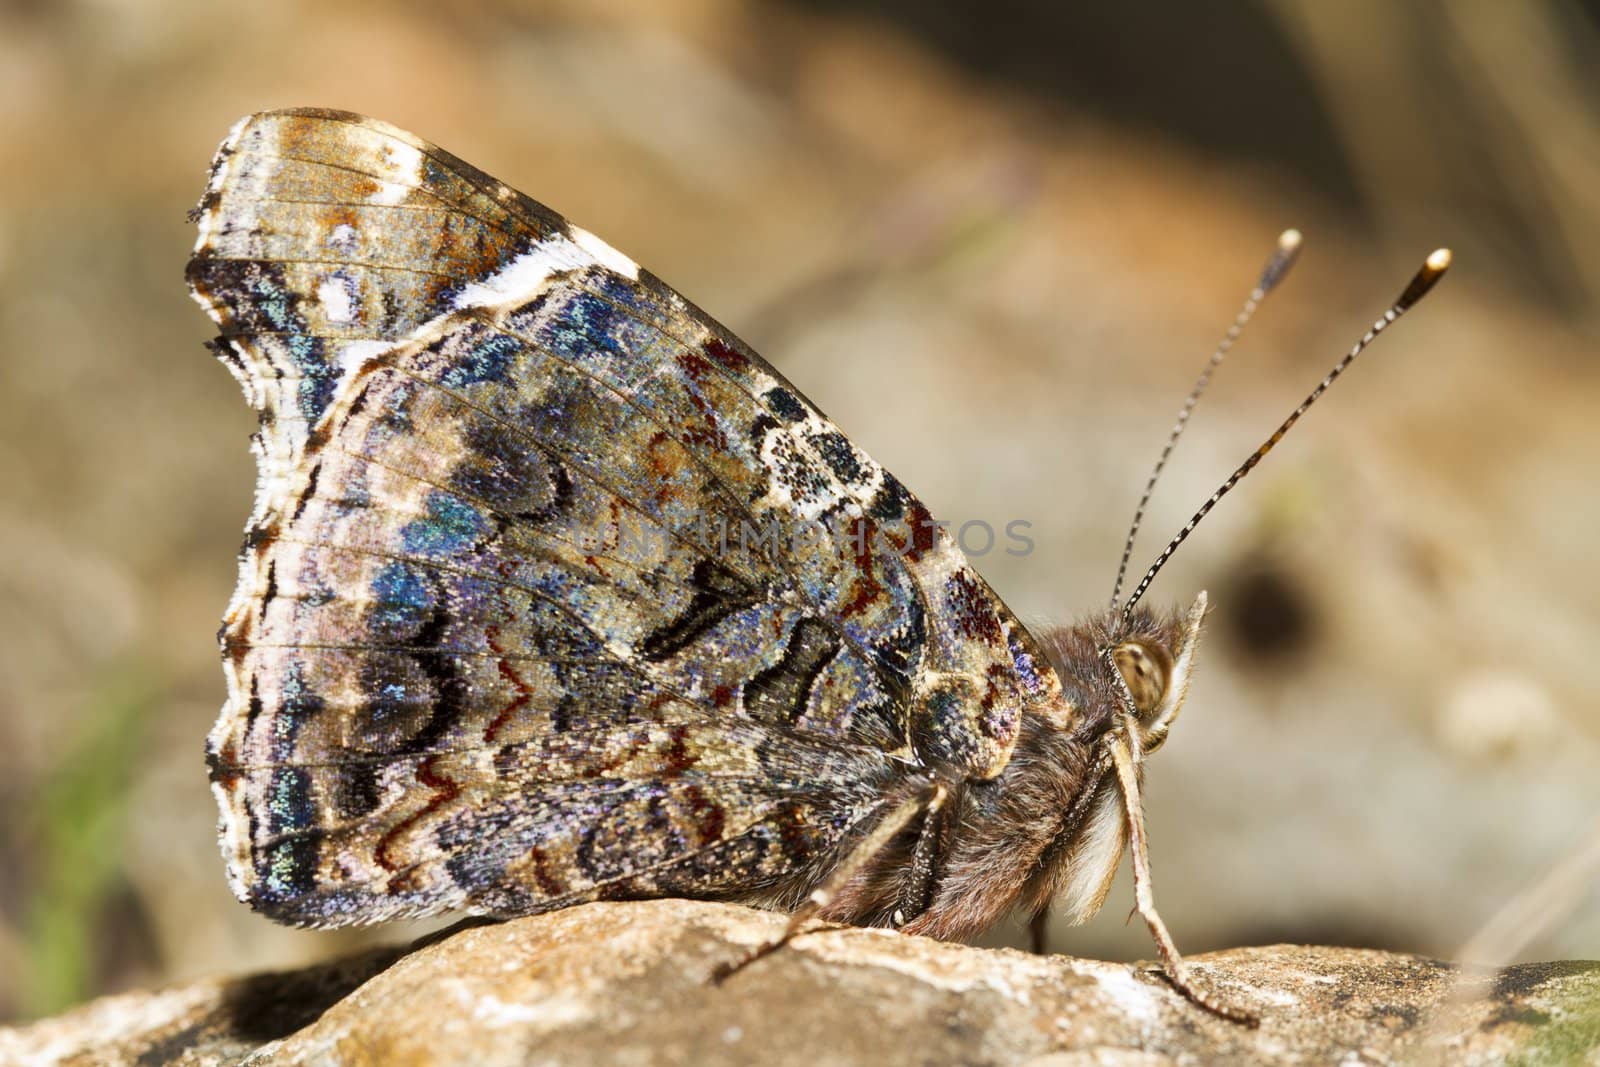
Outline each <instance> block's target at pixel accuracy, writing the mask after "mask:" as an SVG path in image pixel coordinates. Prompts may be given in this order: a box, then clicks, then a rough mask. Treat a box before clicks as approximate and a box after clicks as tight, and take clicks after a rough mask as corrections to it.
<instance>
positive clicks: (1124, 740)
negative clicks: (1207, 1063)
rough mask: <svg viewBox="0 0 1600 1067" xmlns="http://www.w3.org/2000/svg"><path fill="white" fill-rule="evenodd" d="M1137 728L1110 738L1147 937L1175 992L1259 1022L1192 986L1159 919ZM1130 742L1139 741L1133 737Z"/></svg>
mask: <svg viewBox="0 0 1600 1067" xmlns="http://www.w3.org/2000/svg"><path fill="white" fill-rule="evenodd" d="M1136 729H1137V728H1136V727H1134V726H1133V724H1131V723H1130V724H1128V727H1127V729H1126V731H1125V732H1124V733H1123V734H1122V735H1120V736H1117V737H1115V738H1114V739H1113V740H1112V742H1111V761H1112V763H1113V764H1114V765H1115V766H1116V769H1117V783H1118V784H1119V785H1120V786H1121V787H1122V799H1123V806H1124V808H1125V809H1126V811H1127V816H1128V851H1129V852H1130V853H1131V854H1132V856H1133V898H1134V901H1135V910H1137V911H1138V913H1139V917H1140V918H1142V919H1143V920H1144V924H1145V925H1146V926H1147V927H1149V928H1150V937H1151V939H1152V940H1153V941H1155V943H1156V951H1157V952H1159V953H1160V955H1161V963H1162V965H1163V966H1164V967H1165V968H1166V971H1167V978H1168V979H1169V980H1170V981H1171V982H1172V984H1173V986H1174V987H1175V988H1176V989H1177V990H1178V992H1180V993H1182V994H1183V995H1184V996H1185V997H1187V998H1188V999H1189V1000H1191V1001H1192V1002H1194V1003H1195V1004H1197V1005H1199V1006H1200V1007H1202V1008H1204V1009H1206V1010H1207V1011H1209V1012H1211V1013H1213V1014H1215V1015H1220V1016H1222V1017H1223V1018H1224V1019H1232V1020H1233V1021H1234V1022H1236V1023H1243V1024H1244V1025H1246V1026H1258V1025H1260V1022H1261V1020H1260V1019H1259V1018H1257V1017H1256V1016H1255V1015H1253V1014H1251V1013H1250V1012H1246V1011H1241V1010H1240V1009H1238V1008H1232V1007H1229V1006H1227V1005H1226V1004H1223V1003H1222V1002H1220V1001H1218V1000H1216V999H1215V998H1213V997H1212V996H1211V995H1210V994H1208V993H1206V992H1204V991H1202V990H1200V989H1198V988H1197V987H1196V986H1195V984H1194V982H1193V980H1192V979H1191V977H1190V973H1189V968H1188V967H1187V966H1186V965H1185V964H1184V962H1183V955H1182V953H1180V952H1179V951H1178V946H1177V944H1176V942H1174V941H1173V940H1172V934H1171V933H1170V932H1168V930H1167V924H1166V923H1164V922H1162V921H1161V914H1160V913H1159V912H1157V911H1156V900H1155V894H1154V893H1153V892H1152V891H1151V888H1150V853H1149V849H1148V848H1147V847H1146V843H1145V833H1144V806H1143V803H1142V802H1141V800H1140V796H1139V774H1138V771H1137V769H1136V767H1135V763H1134V754H1133V750H1132V749H1131V748H1130V747H1129V741H1128V738H1129V737H1134V738H1137V737H1138V734H1137V733H1136V732H1135V731H1136ZM1132 743H1133V744H1137V743H1138V742H1137V740H1135V741H1134V742H1132Z"/></svg>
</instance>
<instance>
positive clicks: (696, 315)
mask: <svg viewBox="0 0 1600 1067" xmlns="http://www.w3.org/2000/svg"><path fill="white" fill-rule="evenodd" d="M193 218H194V220H195V221H196V222H197V223H198V228H199V235H198V239H197V242H196V245H195V251H194V255H193V258H192V260H191V261H190V263H189V267H188V282H189V286H190V288H191V290H192V292H193V295H194V296H195V298H196V299H197V300H198V301H199V303H200V304H201V306H202V307H203V308H204V309H205V310H206V312H207V313H208V314H209V315H210V316H211V317H212V319H214V320H215V322H216V323H217V325H218V326H219V327H220V331H221V336H220V337H219V338H218V339H217V340H216V341H215V342H214V343H213V345H212V347H213V350H214V351H215V353H216V355H217V356H218V357H219V358H220V359H221V360H222V361H223V362H224V363H225V364H226V365H227V366H228V368H229V369H230V370H231V371H232V372H233V374H234V375H235V376H236V377H237V378H238V380H239V383H240V385H241V386H242V387H243V390H244V393H245V396H246V398H247V400H248V401H249V403H250V405H251V406H252V407H253V408H254V409H255V410H256V411H257V412H258V414H259V417H260V429H259V431H258V432H257V434H256V435H255V437H254V443H253V448H254V451H255V454H256V457H257V461H258V465H259V483H258V487H257V493H256V500H255V507H254V512H253V514H252V515H251V518H250V521H249V525H248V527H247V533H246V537H245V541H244V546H243V549H242V551H241V556H240V570H239V584H238V588H237V591H236V592H235V594H234V597H233V600H232V602H231V603H230V605H229V607H228V610H227V614H226V616H225V618H224V622H223V627H222V630H221V632H220V635H219V639H220V644H221V647H222V654H223V662H224V665H225V672H226V675H227V683H228V699H227V703H226V704H225V706H224V707H223V709H222V712H221V715H220V717H219V719H218V721H217V723H216V726H215V728H214V729H213V730H212V732H211V734H210V737H209V739H208V743H207V761H208V765H209V770H210V781H211V786H212V789H213V792H214V794H215V796H216V799H217V803H218V806H219V808H220V812H221V822H220V829H219V836H220V841H221V848H222V852H223V855H224V857H225V859H226V862H227V872H228V880H229V884H230V886H231V888H232V890H233V891H234V893H235V894H236V895H237V896H238V897H239V898H240V899H241V900H243V901H246V902H248V903H249V904H250V905H251V906H252V907H253V908H255V909H256V910H258V911H260V912H261V913H263V914H265V915H267V916H269V917H270V918H272V919H275V920H278V921H281V922H285V923H291V924H295V925H301V926H314V927H329V926H342V925H347V924H358V923H375V922H380V921H384V920H389V919H395V918H400V917H415V916H424V915H431V914H434V913H438V912H443V911H460V912H466V913H470V914H478V915H486V916H495V917H509V916H518V915H526V914H530V913H536V912H542V911H549V910H552V909H556V908H562V907H566V906H568V905H572V904H576V903H579V902H583V901H592V900H615V899H638V898H650V897H666V896H676V897H691V898H702V899H716V900H728V901H742V902H748V903H753V904H759V905H764V906H768V907H774V908H779V909H783V910H786V911H789V912H791V913H794V914H795V915H796V916H797V918H796V920H795V922H794V923H792V924H791V931H792V930H793V929H796V928H797V924H798V922H799V921H800V919H803V918H810V917H812V916H820V917H821V918H823V919H831V920H839V921H843V922H848V923H855V924H867V925H884V926H894V927H898V928H899V929H901V930H903V931H906V932H908V933H916V934H926V935H930V936H933V937H938V938H965V937H969V936H971V935H974V934H976V933H977V932H979V931H982V930H984V929H986V928H987V927H989V926H991V925H992V924H994V923H995V922H996V921H997V920H999V919H1000V918H1001V917H1003V916H1005V915H1007V914H1008V913H1010V912H1012V911H1013V909H1016V908H1022V909H1024V910H1027V911H1029V912H1031V913H1033V914H1035V915H1041V914H1043V912H1044V910H1045V909H1046V908H1047V907H1049V906H1050V905H1051V904H1052V903H1053V904H1054V905H1055V906H1056V907H1058V908H1060V909H1061V910H1062V911H1064V912H1065V914H1066V916H1067V917H1068V918H1069V919H1071V920H1072V921H1077V922H1081V921H1083V920H1085V919H1087V918H1089V917H1090V916H1092V915H1093V914H1095V912H1096V911H1097V910H1098V909H1099V908H1100V906H1101V904H1102V902H1103V901H1104V900H1105V897H1106V894H1107V891H1108V889H1109V886H1110V883H1111V878H1112V875H1113V873H1114V872H1115V870H1116V869H1117V866H1118V864H1119V863H1120V859H1121V856H1122V854H1123V852H1124V851H1125V850H1127V851H1131V853H1132V856H1133V861H1134V869H1135V875H1136V893H1137V898H1138V909H1139V911H1140V912H1141V914H1142V915H1143V916H1144V917H1145V919H1146V921H1147V923H1148V924H1149V925H1150V927H1151V930H1152V933H1153V934H1154V935H1155V937H1156V941H1157V945H1158V947H1159V948H1160V950H1161V954H1162V957H1163V960H1164V961H1165V963H1166V965H1167V970H1168V973H1169V975H1170V976H1171V978H1172V980H1173V981H1174V982H1175V984H1177V986H1178V987H1179V988H1180V989H1181V990H1183V991H1184V992H1185V993H1186V994H1188V995H1189V996H1191V997H1192V998H1194V999H1196V1000H1197V1001H1199V1002H1200V1003H1202V1004H1205V1005H1207V1006H1209V1007H1212V1008H1213V1010H1218V1011H1221V1012H1223V1013H1224V1014H1228V1015H1230V1016H1232V1017H1235V1018H1246V1017H1247V1014H1246V1013H1243V1012H1241V1011H1239V1010H1238V1009H1235V1008H1230V1007H1228V1006H1226V1005H1222V1004H1220V1002H1218V1001H1217V999H1216V998H1215V997H1214V996H1213V995H1211V994H1209V993H1207V992H1206V991H1204V990H1201V989H1199V988H1197V987H1196V984H1195V983H1194V981H1193V979H1192V977H1191V976H1190V975H1189V973H1188V972H1187V971H1186V970H1185V968H1184V966H1183V961H1182V958H1181V957H1180V956H1179V954H1178V952H1177V949H1176V947H1175V946H1174V945H1173V944H1172V940H1171V938H1170V936H1169V935H1168V934H1167V932H1166V929H1165V926H1164V925H1163V924H1162V923H1161V921H1160V917H1159V914H1158V913H1157V912H1156V910H1155V907H1154V903H1153V900H1152V898H1151V895H1150V881H1149V872H1148V860H1147V858H1146V854H1145V853H1146V850H1145V842H1144V828H1143V827H1144V824H1143V815H1142V808H1141V805H1140V801H1139V788H1140V782H1141V778H1142V774H1143V769H1144V761H1145V759H1146V757H1148V756H1149V755H1150V754H1151V753H1152V752H1153V751H1155V750H1156V749H1157V748H1158V747H1160V745H1161V744H1162V743H1163V741H1164V740H1165V738H1166V736H1167V733H1168V731H1169V730H1170V728H1171V726H1172V724H1173V721H1174V720H1175V719H1176V717H1177V715H1178V713H1179V710H1180V709H1181V707H1182V705H1183V701H1184V696H1185V694H1186V692H1187V690H1188V686H1189V680H1190V677H1191V674H1192V671H1193V666H1194V661H1195V652H1196V646H1197V641H1198V638H1199V633H1200V629H1201V624H1202V620H1203V617H1204V615H1205V611H1206V600H1205V597H1204V594H1202V595H1201V596H1200V597H1199V598H1198V599H1197V600H1196V601H1195V602H1194V605H1193V606H1192V607H1191V608H1190V609H1189V610H1187V611H1186V612H1181V613H1179V612H1168V613H1160V612H1153V611H1151V610H1149V609H1147V608H1144V607H1142V606H1139V605H1138V601H1139V598H1140V597H1142V594H1143V592H1144V589H1145V588H1147V587H1148V584H1149V578H1150V577H1151V576H1153V570H1152V572H1151V573H1149V574H1147V575H1146V578H1145V581H1144V582H1142V583H1141V584H1140V586H1139V588H1138V590H1137V592H1136V593H1135V594H1134V595H1133V596H1132V597H1130V598H1129V600H1128V601H1127V602H1126V603H1125V604H1120V605H1119V604H1116V603H1115V598H1113V600H1114V603H1113V606H1112V607H1111V608H1109V609H1107V610H1105V611H1102V612H1099V613H1097V614H1095V615H1093V616H1091V617H1090V618H1089V619H1088V620H1087V621H1086V622H1084V623H1083V624H1081V625H1078V626H1075V627H1071V628H1067V629H1063V630H1059V631H1053V632H1049V633H1044V634H1039V635H1036V634H1033V633H1031V632H1030V631H1029V630H1028V629H1027V628H1026V627H1024V626H1023V625H1022V624H1021V623H1020V622H1019V621H1018V620H1017V618H1016V616H1015V615H1014V614H1013V613H1012V612H1011V611H1010V610H1009V609H1008V608H1007V607H1006V605H1005V604H1004V603H1003V602H1002V601H1001V599H1000V597H999V596H997V595H996V594H995V592H994V591H993V590H992V589H991V588H990V587H989V585H988V584H987V583H986V582H985V581H984V579H983V578H982V577H981V576H979V574H978V573H977V572H976V571H975V570H974V569H973V568H972V567H971V566H970V565H969V563H968V562H967V561H966V560H965V559H964V558H963V556H962V554H961V552H960V551H959V550H958V548H957V547H956V545H955V544H954V543H953V542H952V539H951V538H950V536H949V535H948V533H947V532H946V531H945V529H944V528H943V527H942V526H941V525H939V524H938V523H937V522H935V521H934V519H933V516H932V515H931V514H930V513H929V511H928V509H927V508H926V507H924V506H923V504H922V503H921V502H920V501H919V500H918V499H917V498H916V496H915V495H914V494H912V493H911V492H910V490H908V489H907V488H906V487H905V486H904V485H903V484H902V483H901V482H900V481H899V480H898V479H896V478H895V477H894V476H893V475H892V474H890V473H889V472H888V471H886V470H884V469H883V468H882V467H880V466H879V465H878V464H876V463H874V462H873V461H872V460H871V459H870V458H869V457H868V456H867V455H866V454H864V453H863V452H862V451H861V450H860V449H859V448H858V447H857V446H856V445H855V444H854V443H853V442H851V440H850V439H849V438H848V437H846V436H845V435H844V434H843V433H842V432H840V430H839V429H838V428H837V427H836V426H835V425H834V424H833V423H832V422H831V421H829V419H828V418H827V417H826V416H825V415H823V414H822V413H821V412H820V411H819V410H817V408H816V407H815V406H814V405H813V404H812V403H811V402H810V401H809V400H807V399H806V397H805V396H804V395H803V394H802V393H801V392H800V391H799V390H798V389H796V388H795V387H794V386H793V385H792V384H790V383H789V382H788V381H787V380H786V379H785V378H784V377H783V376H782V375H781V374H779V373H778V371H777V370H775V369H774V368H773V367H772V366H771V365H770V364H768V363H767V362H766V361H764V360H763V359H762V358H761V357H760V356H758V355H757V354H756V353H755V352H753V351H752V350H751V349H750V348H749V347H748V346H746V345H745V344H744V343H743V342H741V341H740V340H739V339H738V338H736V337H735V336H734V335H733V334H732V333H731V332H729V331H728V330H727V329H726V328H725V327H723V326H721V325H720V324H718V323H717V322H716V321H714V320H713V319H712V318H710V317H709V316H708V315H706V314H705V313H704V312H703V311H701V310H700V309H699V308H697V307H695V306H694V305H693V304H691V303H690V302H688V301H687V300H685V299H684V298H683V297H682V296H680V295H679V294H678V293H676V292H675V291H673V290H672V289H671V288H669V287H668V286H667V285H665V284H664V283H662V282H661V281H660V280H659V279H658V278H656V277H655V276H654V275H652V274H650V273H649V272H647V271H645V270H642V269H640V268H639V267H638V265H636V264H635V263H634V262H633V261H632V260H630V259H629V258H627V257H626V256H624V255H623V254H621V253H620V252H617V251H616V250H614V249H612V248H611V247H610V246H609V245H607V244H605V243H604V242H603V241H601V240H600V239H598V238H597V237H595V236H593V235H592V234H590V233H588V232H586V231H584V230H582V229H579V228H578V227H576V226H574V225H572V224H570V223H568V222H567V221H566V220H565V219H563V218H562V217H560V216H559V215H557V214H555V213H554V212H552V211H551V210H549V209H548V208H546V207H544V206H542V205H541V204H539V203H537V202H535V201H533V200H531V199H529V198H528V197H526V196H524V195H522V194H521V193H518V192H516V191H514V190H513V189H511V188H510V187H509V186H507V185H505V184H503V183H501V182H499V181H497V180H495V179H494V178H491V177H489V176H488V175H487V174H485V173H483V172H482V171H479V170H477V169H475V168H473V167H471V166H469V165H468V164H466V163H464V162H463V161H461V160H460V159H457V158H456V157H454V156H452V155H450V154H449V153H447V152H444V151H442V150H440V149H438V148H436V147H434V146H433V145H431V144H429V143H427V142H425V141H422V140H420V139H418V138H416V137H414V136H412V135H410V134H408V133H405V132H403V131H401V130H399V129H396V128H394V127H392V126H389V125H386V124H384V123H382V122H378V121H374V120H372V119H368V118H364V117H361V116H358V115H353V114H348V113H343V112H337V111H328V110H318V109H296V110H287V111H274V112H265V113H261V114H257V115H252V116H249V117H247V118H245V119H244V120H242V121H241V122H240V123H239V124H238V125H237V126H235V127H234V129H233V130H232V131H231V132H230V133H229V135H228V137H227V139H226V140H225V141H224V142H223V144H222V146H221V148H220V149H219V150H218V152H217V155H216V158H215V161H214V162H213V164H212V168H211V175H210V180H209V182H208V185H207V188H206V191H205V194H204V197H203V199H202V200H201V202H200V204H199V206H198V207H197V208H196V209H195V211H194V213H193ZM1280 253H1281V254H1280V255H1279V256H1278V258H1277V259H1276V260H1275V261H1274V262H1276V263H1278V268H1277V269H1278V273H1279V274H1281V272H1282V269H1284V268H1285V267H1286V257H1288V258H1292V249H1290V250H1287V251H1284V250H1280ZM1440 270H1441V271H1442V267H1441V268H1440ZM1419 277H1420V276H1419ZM1430 284H1431V282H1430ZM1269 287H1270V286H1269ZM1418 295H1420V294H1418ZM1402 310H1403V309H1402ZM1378 328H1379V329H1381V324H1380V326H1379V327H1378ZM1373 332H1376V331H1373ZM1369 339H1370V338H1369ZM1358 350H1359V349H1358ZM1325 384H1326V383H1325ZM1296 417H1298V416H1296ZM1291 421H1292V420H1291ZM1270 444H1271V442H1269V444H1268V446H1265V447H1270ZM1263 454H1264V450H1263ZM1256 458H1257V459H1259V456H1257V457H1256ZM1219 495H1220V494H1219ZM1208 506H1209V505H1208ZM1190 528H1192V524H1191V527H1190ZM708 531H714V535H712V536H708V535H707V532H708ZM1182 536H1187V529H1186V530H1185V532H1184V534H1183V535H1182ZM1178 540H1181V536H1180V538H1179V539H1178ZM1175 547H1176V545H1175V544H1174V545H1173V546H1171V548H1175ZM1171 548H1169V551H1168V553H1167V555H1170V551H1171ZM1164 561H1165V556H1164V557H1163V559H1162V561H1161V562H1164ZM1124 562H1126V561H1124ZM1158 566H1159V564H1158ZM1119 584H1120V583H1119Z"/></svg>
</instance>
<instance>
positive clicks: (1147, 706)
mask: <svg viewBox="0 0 1600 1067" xmlns="http://www.w3.org/2000/svg"><path fill="white" fill-rule="evenodd" d="M1111 658H1112V660H1113V661H1115V663H1116V665H1117V670H1119V671H1121V672H1122V680H1123V681H1125V682H1127V683H1128V692H1130V693H1132V694H1133V706H1134V710H1136V711H1137V712H1138V713H1139V716H1140V717H1141V718H1143V717H1145V716H1148V715H1150V714H1152V713H1153V712H1154V711H1155V710H1156V709H1157V708H1158V707H1160V706H1161V698H1162V697H1163V696H1164V695H1166V692H1167V685H1168V684H1169V683H1170V682H1171V681H1172V655H1171V653H1169V652H1168V651H1167V650H1166V649H1164V648H1162V647H1161V646H1160V645H1156V644H1150V643H1146V642H1144V641H1124V642H1123V643H1122V644H1120V645H1118V646H1117V647H1116V648H1115V649H1113V650H1112V652H1111Z"/></svg>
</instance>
